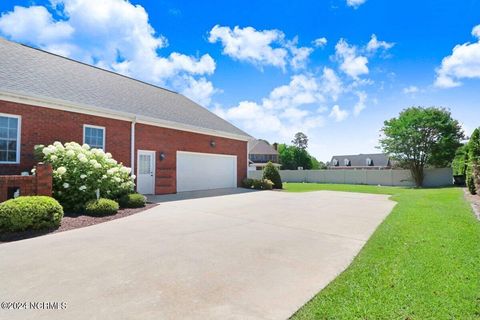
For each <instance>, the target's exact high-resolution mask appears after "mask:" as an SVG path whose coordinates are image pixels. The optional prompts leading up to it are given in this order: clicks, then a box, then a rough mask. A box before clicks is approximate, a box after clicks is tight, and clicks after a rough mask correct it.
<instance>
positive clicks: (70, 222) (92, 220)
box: [0, 203, 158, 244]
mask: <svg viewBox="0 0 480 320" xmlns="http://www.w3.org/2000/svg"><path fill="white" fill-rule="evenodd" d="M157 205H158V204H156V203H147V205H146V206H145V207H143V208H135V209H120V210H118V212H117V214H115V215H111V216H106V217H92V216H85V215H81V214H75V213H65V216H64V217H63V219H62V223H61V225H60V227H58V228H57V229H48V230H27V231H21V232H11V233H4V234H0V244H1V243H7V242H12V241H18V240H23V239H28V238H34V237H38V236H43V235H46V234H51V233H57V232H63V231H68V230H73V229H78V228H83V227H88V226H93V225H94V224H99V223H102V222H106V221H111V220H115V219H120V218H124V217H127V216H131V215H133V214H136V213H139V212H142V211H145V210H148V209H151V208H153V207H156V206H157Z"/></svg>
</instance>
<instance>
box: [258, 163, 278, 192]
mask: <svg viewBox="0 0 480 320" xmlns="http://www.w3.org/2000/svg"><path fill="white" fill-rule="evenodd" d="M263 179H267V180H270V181H272V182H273V188H274V189H282V178H281V177H280V172H278V169H277V168H275V166H274V165H273V163H272V162H271V161H269V162H268V163H267V165H266V166H265V168H264V169H263Z"/></svg>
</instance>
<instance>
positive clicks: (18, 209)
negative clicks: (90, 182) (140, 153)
mask: <svg viewBox="0 0 480 320" xmlns="http://www.w3.org/2000/svg"><path fill="white" fill-rule="evenodd" d="M145 204H146V198H145V196H144V195H141V194H139V193H132V194H128V195H124V196H122V197H121V198H120V199H119V202H116V201H114V200H111V199H105V198H100V199H98V200H90V201H89V202H87V204H86V205H85V214H87V215H90V216H97V217H98V216H106V215H113V214H116V213H117V211H118V209H119V207H122V208H141V207H144V206H145ZM62 218H63V207H62V206H61V205H60V203H59V202H58V201H57V200H55V199H54V198H51V197H46V196H22V197H18V198H16V199H10V200H8V201H5V202H3V203H0V232H7V231H10V232H15V231H24V230H39V229H53V228H58V227H59V226H60V222H61V220H62Z"/></svg>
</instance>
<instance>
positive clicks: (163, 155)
mask: <svg viewBox="0 0 480 320" xmlns="http://www.w3.org/2000/svg"><path fill="white" fill-rule="evenodd" d="M164 159H165V153H163V152H160V161H162V160H164Z"/></svg>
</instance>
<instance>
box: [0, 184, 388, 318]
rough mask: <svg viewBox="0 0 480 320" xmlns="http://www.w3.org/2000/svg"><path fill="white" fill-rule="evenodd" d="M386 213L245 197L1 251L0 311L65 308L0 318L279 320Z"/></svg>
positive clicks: (358, 206)
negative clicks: (13, 304) (15, 308)
mask: <svg viewBox="0 0 480 320" xmlns="http://www.w3.org/2000/svg"><path fill="white" fill-rule="evenodd" d="M394 204H395V203H394V202H392V201H389V200H388V199H387V196H383V195H368V194H355V193H340V192H329V191H319V192H310V193H286V192H272V191H263V192H249V193H243V194H232V195H224V196H218V197H207V198H199V199H191V200H180V201H171V202H164V203H161V204H160V205H159V206H158V207H156V208H153V209H150V210H147V211H145V212H143V213H140V214H137V215H134V216H129V217H126V218H123V219H118V220H114V221H111V222H107V223H103V224H99V225H95V226H91V227H87V228H83V229H77V230H73V231H67V232H62V233H57V234H52V235H47V236H43V237H39V238H36V239H29V240H23V241H19V242H15V243H9V244H4V245H0V299H1V300H2V302H27V305H26V307H27V308H32V306H31V305H29V304H28V303H29V302H59V303H62V302H63V303H64V304H63V305H62V304H59V305H58V308H60V310H1V309H0V319H115V320H118V319H222V320H224V319H286V318H288V317H289V316H290V315H291V314H293V313H294V312H295V311H296V310H297V309H298V308H299V307H301V306H302V305H303V304H304V303H305V302H307V301H308V300H309V299H310V298H311V297H312V296H313V295H314V294H315V293H317V292H318V291H319V290H320V289H322V288H323V287H324V286H326V285H327V284H328V283H329V282H330V281H331V280H333V279H334V278H335V276H336V275H338V274H339V273H340V272H342V271H343V270H344V269H345V268H346V267H347V266H348V264H349V263H350V262H351V260H352V259H353V257H354V256H355V255H356V254H357V253H358V251H359V250H360V249H361V247H362V246H363V245H364V243H365V241H366V240H367V239H368V238H369V236H370V235H371V234H372V232H373V231H374V230H375V228H376V227H377V226H378V225H379V224H380V223H381V221H382V220H383V219H384V218H385V217H386V216H387V215H388V213H389V212H390V210H391V209H392V208H393V206H394ZM6 306H7V305H5V304H2V307H3V308H5V307H6ZM24 306H25V305H20V307H22V308H23V307H24ZM35 306H37V308H38V306H39V305H38V304H37V305H34V306H33V307H35ZM40 306H41V305H40ZM48 306H49V305H46V304H44V305H43V308H46V307H48ZM51 306H53V307H55V305H51ZM9 307H10V308H11V307H12V306H9ZM17 307H18V306H17ZM61 307H65V308H64V309H62V308H61Z"/></svg>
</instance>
